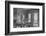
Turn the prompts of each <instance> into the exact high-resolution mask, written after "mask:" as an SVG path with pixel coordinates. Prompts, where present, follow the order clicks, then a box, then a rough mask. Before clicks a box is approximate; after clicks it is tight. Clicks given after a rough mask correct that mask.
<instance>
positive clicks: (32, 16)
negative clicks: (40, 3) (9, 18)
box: [13, 8, 39, 28]
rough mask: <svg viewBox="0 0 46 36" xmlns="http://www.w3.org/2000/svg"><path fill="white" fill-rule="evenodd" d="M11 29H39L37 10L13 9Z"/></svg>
mask: <svg viewBox="0 0 46 36" xmlns="http://www.w3.org/2000/svg"><path fill="white" fill-rule="evenodd" d="M13 27H14V28H25V27H39V9H32V8H30V9H28V8H13Z"/></svg>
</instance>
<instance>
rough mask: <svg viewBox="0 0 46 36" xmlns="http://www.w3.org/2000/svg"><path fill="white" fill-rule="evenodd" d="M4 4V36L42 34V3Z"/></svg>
mask: <svg viewBox="0 0 46 36" xmlns="http://www.w3.org/2000/svg"><path fill="white" fill-rule="evenodd" d="M5 3H6V4H5V6H6V13H5V14H6V25H5V26H6V29H5V30H6V32H5V34H6V35H7V34H11V35H12V34H27V33H44V3H34V2H33V3H31V2H28V3H27V2H12V1H11V2H5ZM23 3H25V4H23ZM7 4H8V5H7Z"/></svg>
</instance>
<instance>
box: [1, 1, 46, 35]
mask: <svg viewBox="0 0 46 36" xmlns="http://www.w3.org/2000/svg"><path fill="white" fill-rule="evenodd" d="M17 1H27V2H44V3H46V0H17ZM45 9H46V4H45ZM45 11H46V10H45ZM45 16H46V12H45ZM45 18H46V17H45ZM45 21H46V19H45ZM45 24H46V23H45ZM45 27H46V25H45ZM45 30H46V29H45ZM45 32H46V31H45ZM4 34H5V0H0V36H5V35H4ZM14 36H46V33H40V34H25V35H14Z"/></svg>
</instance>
